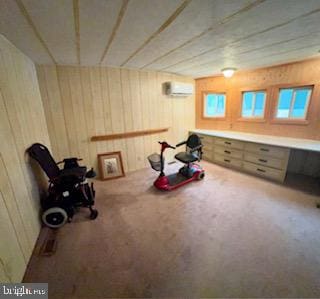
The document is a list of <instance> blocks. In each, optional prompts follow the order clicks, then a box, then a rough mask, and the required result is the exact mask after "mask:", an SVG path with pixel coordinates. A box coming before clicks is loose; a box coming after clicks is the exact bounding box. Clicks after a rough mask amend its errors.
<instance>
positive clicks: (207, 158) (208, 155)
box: [202, 151, 213, 161]
mask: <svg viewBox="0 0 320 299" xmlns="http://www.w3.org/2000/svg"><path fill="white" fill-rule="evenodd" d="M202 160H205V161H213V152H211V151H209V152H205V151H204V152H203V154H202Z"/></svg>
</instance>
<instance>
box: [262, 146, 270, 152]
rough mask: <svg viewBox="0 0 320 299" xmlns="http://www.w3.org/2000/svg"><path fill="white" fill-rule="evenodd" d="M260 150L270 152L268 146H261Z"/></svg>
mask: <svg viewBox="0 0 320 299" xmlns="http://www.w3.org/2000/svg"><path fill="white" fill-rule="evenodd" d="M260 151H262V152H268V151H269V149H268V148H263V147H261V148H260Z"/></svg>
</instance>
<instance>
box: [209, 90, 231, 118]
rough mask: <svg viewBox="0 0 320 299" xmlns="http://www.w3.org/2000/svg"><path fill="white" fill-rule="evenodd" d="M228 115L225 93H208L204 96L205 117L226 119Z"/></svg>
mask: <svg viewBox="0 0 320 299" xmlns="http://www.w3.org/2000/svg"><path fill="white" fill-rule="evenodd" d="M225 114H226V95H225V94H224V93H207V94H205V95H204V116H205V117H224V116H225Z"/></svg>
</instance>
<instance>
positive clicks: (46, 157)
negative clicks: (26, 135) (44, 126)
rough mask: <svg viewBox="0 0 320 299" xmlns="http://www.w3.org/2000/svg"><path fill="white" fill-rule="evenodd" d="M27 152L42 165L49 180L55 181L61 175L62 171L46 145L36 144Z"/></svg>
mask: <svg viewBox="0 0 320 299" xmlns="http://www.w3.org/2000/svg"><path fill="white" fill-rule="evenodd" d="M27 152H28V154H29V155H30V157H31V158H33V159H35V160H36V161H37V162H38V163H39V164H40V166H41V168H42V169H43V171H44V172H45V173H46V175H47V176H48V178H49V179H54V178H55V177H57V176H58V175H59V173H60V169H59V167H58V166H57V164H56V162H55V160H54V159H53V157H52V156H51V154H50V152H49V150H48V148H47V147H46V146H45V145H43V144H41V143H34V144H33V145H31V146H30V147H29V148H28V149H27Z"/></svg>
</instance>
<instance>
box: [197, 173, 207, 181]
mask: <svg viewBox="0 0 320 299" xmlns="http://www.w3.org/2000/svg"><path fill="white" fill-rule="evenodd" d="M204 176H205V173H204V171H201V172H199V173H198V175H197V180H198V181H201V180H203V179H204Z"/></svg>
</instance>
